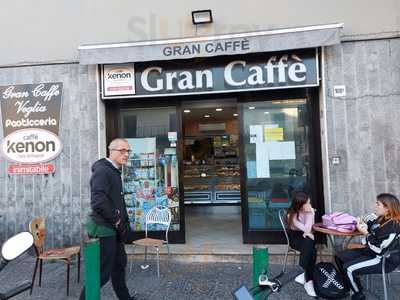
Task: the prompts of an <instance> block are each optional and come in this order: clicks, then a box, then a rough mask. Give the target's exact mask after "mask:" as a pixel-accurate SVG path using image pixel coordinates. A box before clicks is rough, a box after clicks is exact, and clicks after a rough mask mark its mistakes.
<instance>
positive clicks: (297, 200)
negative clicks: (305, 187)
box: [287, 191, 310, 228]
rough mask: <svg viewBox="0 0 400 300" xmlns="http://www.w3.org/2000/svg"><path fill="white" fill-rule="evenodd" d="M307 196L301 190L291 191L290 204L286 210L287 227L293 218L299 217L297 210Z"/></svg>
mask: <svg viewBox="0 0 400 300" xmlns="http://www.w3.org/2000/svg"><path fill="white" fill-rule="evenodd" d="M309 198H310V196H309V195H308V194H307V193H305V192H303V191H297V192H294V193H293V200H292V204H291V205H290V207H289V209H288V211H287V223H288V227H289V228H290V227H291V226H292V224H293V218H294V217H296V218H298V217H299V211H300V210H301V208H302V207H303V205H304V204H306V203H307V200H308V199H309Z"/></svg>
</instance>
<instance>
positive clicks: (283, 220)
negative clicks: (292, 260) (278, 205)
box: [278, 209, 289, 245]
mask: <svg viewBox="0 0 400 300" xmlns="http://www.w3.org/2000/svg"><path fill="white" fill-rule="evenodd" d="M278 215H279V221H280V222H281V226H282V229H283V232H284V233H285V237H286V242H287V244H288V245H289V235H288V233H287V231H288V222H287V212H286V210H284V209H280V210H279V212H278Z"/></svg>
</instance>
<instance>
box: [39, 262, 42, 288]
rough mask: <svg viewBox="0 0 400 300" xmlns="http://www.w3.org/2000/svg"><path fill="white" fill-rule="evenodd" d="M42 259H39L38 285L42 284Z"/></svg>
mask: <svg viewBox="0 0 400 300" xmlns="http://www.w3.org/2000/svg"><path fill="white" fill-rule="evenodd" d="M42 269H43V259H40V260H39V286H42Z"/></svg>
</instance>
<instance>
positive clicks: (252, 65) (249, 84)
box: [102, 49, 319, 99]
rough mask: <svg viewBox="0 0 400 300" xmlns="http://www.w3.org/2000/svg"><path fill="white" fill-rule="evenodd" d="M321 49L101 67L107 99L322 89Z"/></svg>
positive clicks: (103, 89)
mask: <svg viewBox="0 0 400 300" xmlns="http://www.w3.org/2000/svg"><path fill="white" fill-rule="evenodd" d="M318 84H319V80H318V55H317V51H316V49H302V50H292V51H288V52H274V53H259V54H251V55H237V56H221V57H216V58H198V59H196V58H194V59H190V60H171V61H160V62H140V63H139V62H138V63H129V64H127V63H126V64H120V65H118V64H114V65H103V66H102V97H103V98H105V99H106V98H133V97H149V96H171V95H185V94H186V95H187V94H207V93H226V92H238V91H252V90H269V89H284V88H296V87H309V86H318Z"/></svg>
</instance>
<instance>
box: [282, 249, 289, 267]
mask: <svg viewBox="0 0 400 300" xmlns="http://www.w3.org/2000/svg"><path fill="white" fill-rule="evenodd" d="M288 254H289V247H288V248H287V249H286V253H285V258H284V259H283V269H282V273H285V271H286V262H287V258H288Z"/></svg>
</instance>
